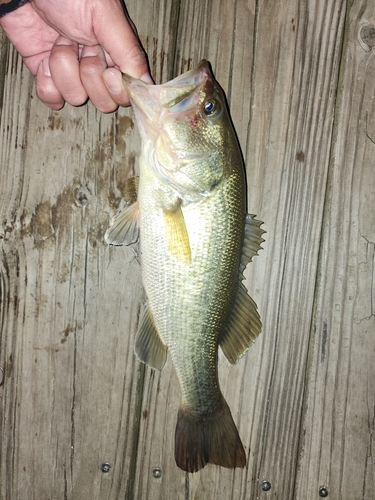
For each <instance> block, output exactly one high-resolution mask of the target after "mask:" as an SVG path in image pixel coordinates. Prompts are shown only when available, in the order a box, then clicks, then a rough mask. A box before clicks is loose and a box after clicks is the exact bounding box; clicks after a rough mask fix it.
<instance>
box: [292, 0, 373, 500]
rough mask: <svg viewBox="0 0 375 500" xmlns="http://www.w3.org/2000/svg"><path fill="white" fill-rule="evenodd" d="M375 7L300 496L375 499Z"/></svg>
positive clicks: (323, 297)
mask: <svg viewBox="0 0 375 500" xmlns="http://www.w3.org/2000/svg"><path fill="white" fill-rule="evenodd" d="M374 20H375V8H374V5H373V4H372V3H368V2H364V1H360V0H356V1H354V2H352V3H351V4H350V5H349V9H348V13H347V22H346V23H347V30H346V37H345V45H344V53H343V59H342V69H341V79H340V82H339V90H340V92H339V95H338V106H337V112H336V115H335V123H334V128H335V138H334V142H333V145H332V158H331V162H330V173H329V189H328V192H327V199H326V205H325V217H324V226H323V228H324V231H323V236H322V243H321V256H320V263H319V272H318V286H317V292H316V301H315V314H314V321H313V325H312V337H311V344H310V349H309V351H310V352H309V366H308V368H309V369H308V373H307V379H308V383H307V388H306V398H305V416H304V421H303V426H302V433H301V444H302V447H301V451H302V453H301V460H300V464H299V480H298V488H297V495H296V498H299V499H304V498H310V497H311V496H312V494H313V493H316V491H317V490H318V489H319V488H320V487H325V488H326V489H327V490H328V492H329V498H333V499H341V498H352V499H353V500H363V499H370V498H374V495H375V484H374V477H375V464H374V459H373V453H372V450H373V446H374V421H375V405H374V383H375V364H374V352H375V308H374V296H375V295H374V290H375V289H374V283H375V267H374V262H375V261H374V255H375V252H374V242H375V218H374V213H375V211H374V207H375V173H374V154H375V141H374V137H375V135H374V131H375V127H374V123H375V107H374V96H375V93H374V77H375V59H374V51H373V47H374V46H375V37H374Z"/></svg>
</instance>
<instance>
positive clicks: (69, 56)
mask: <svg viewBox="0 0 375 500" xmlns="http://www.w3.org/2000/svg"><path fill="white" fill-rule="evenodd" d="M0 24H1V25H2V27H3V29H4V31H5V33H6V34H7V36H8V38H9V39H10V41H11V42H12V43H13V45H14V46H15V47H16V49H17V50H18V52H19V53H20V54H21V56H22V58H23V61H24V63H25V64H26V66H27V67H28V69H29V70H30V71H31V73H32V75H33V76H34V80H35V83H36V91H37V95H38V97H39V98H40V99H41V100H42V101H43V102H44V103H45V104H46V105H47V106H49V107H50V108H51V109H61V108H62V107H63V106H64V102H65V101H66V102H68V103H69V104H72V105H73V106H79V105H81V104H83V103H84V102H85V101H86V100H87V98H89V99H90V100H91V101H92V103H93V105H94V106H96V107H97V108H98V109H99V110H100V111H103V112H111V111H114V110H115V109H116V108H117V106H118V105H122V106H127V105H129V97H128V95H127V92H126V90H125V88H124V86H123V85H122V80H121V72H123V73H128V74H130V75H131V76H134V77H135V78H140V79H142V80H144V81H146V82H147V83H152V80H151V77H150V75H149V73H148V68H147V63H146V57H145V54H144V52H143V50H142V48H141V45H140V41H139V39H138V37H137V34H136V31H135V27H134V25H133V23H132V22H131V20H130V19H129V17H128V16H127V14H126V13H125V14H124V12H123V9H122V7H121V4H120V2H119V0H79V1H77V0H33V1H32V2H30V3H27V4H25V5H23V6H21V7H19V8H18V9H17V10H15V11H13V12H10V13H9V14H6V15H5V16H4V17H2V18H1V19H0Z"/></svg>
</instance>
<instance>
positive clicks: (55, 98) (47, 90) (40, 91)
mask: <svg viewBox="0 0 375 500" xmlns="http://www.w3.org/2000/svg"><path fill="white" fill-rule="evenodd" d="M35 84H36V93H37V95H38V97H39V99H40V100H41V101H42V102H44V104H46V105H47V106H48V107H49V108H51V109H61V108H62V107H63V106H64V102H65V101H64V99H63V97H62V95H61V94H60V92H59V90H58V89H57V88H56V85H55V84H54V83H53V80H52V78H51V72H50V68H49V61H48V57H46V58H45V59H43V60H42V62H41V63H40V64H39V67H38V69H37V73H36V75H35Z"/></svg>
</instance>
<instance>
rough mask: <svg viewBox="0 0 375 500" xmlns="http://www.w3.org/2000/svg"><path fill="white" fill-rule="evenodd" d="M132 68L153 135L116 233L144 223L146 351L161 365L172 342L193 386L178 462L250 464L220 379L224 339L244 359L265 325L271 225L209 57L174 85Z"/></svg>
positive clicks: (143, 124) (147, 358)
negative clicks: (258, 281) (253, 276)
mask: <svg viewBox="0 0 375 500" xmlns="http://www.w3.org/2000/svg"><path fill="white" fill-rule="evenodd" d="M123 80H124V83H125V86H126V88H127V90H128V93H129V95H130V99H131V102H132V106H133V108H134V112H135V118H136V121H137V124H138V127H139V129H140V132H141V136H142V152H141V156H140V160H139V170H140V175H139V185H138V192H137V196H136V201H134V202H133V203H131V204H130V205H129V206H127V207H126V209H125V210H124V211H123V212H122V213H121V214H119V215H118V216H117V217H115V218H114V221H113V224H112V226H111V227H110V228H109V230H108V231H107V233H106V241H107V242H108V243H109V244H115V245H121V244H124V245H129V244H131V243H133V242H135V241H136V240H137V239H138V232H139V235H140V252H141V267H142V279H143V284H144V288H145V291H146V296H147V303H146V305H145V308H144V311H143V314H142V316H141V319H140V325H139V329H138V332H137V335H136V339H135V352H136V354H137V356H138V358H139V359H140V360H141V361H143V362H144V363H147V364H148V365H150V366H151V367H153V368H156V369H159V370H160V369H162V367H163V365H164V363H165V361H166V357H167V351H169V353H170V355H171V357H172V361H173V365H174V367H175V370H176V372H177V375H178V379H179V382H180V386H181V392H182V400H181V406H180V409H179V412H178V421H177V426H176V433H175V459H176V463H177V465H178V466H179V467H180V468H181V469H183V470H185V471H189V472H195V471H198V470H199V469H201V468H202V467H204V466H205V465H206V464H207V463H209V462H210V463H214V464H218V465H221V466H224V467H229V468H232V467H244V466H245V465H246V454H245V450H244V447H243V445H242V442H241V439H240V437H239V434H238V431H237V428H236V425H235V424H234V422H233V418H232V415H231V412H230V409H229V407H228V404H227V403H226V401H225V399H224V397H223V395H222V393H221V391H220V387H219V381H218V363H217V360H218V347H219V345H220V347H221V349H222V350H223V352H224V354H225V356H226V357H227V358H228V360H229V361H230V362H231V363H236V362H237V361H238V360H239V358H240V357H241V356H242V355H243V354H244V353H245V351H246V350H247V349H248V347H249V346H250V345H251V344H252V343H253V342H254V340H255V339H256V337H257V336H258V334H259V333H260V330H261V321H260V317H259V314H258V312H257V306H256V304H255V303H254V301H253V300H252V299H251V298H250V296H249V295H248V293H247V290H246V288H245V286H244V284H243V279H244V276H243V271H244V269H245V267H246V265H247V264H248V262H250V260H251V259H252V258H253V256H254V255H256V254H257V252H258V250H259V249H260V248H261V243H262V242H263V241H264V240H263V238H262V234H263V233H264V231H263V230H262V229H261V228H260V226H261V224H262V222H261V221H258V220H256V219H255V216H253V215H247V214H246V192H245V177H244V166H243V160H242V155H241V152H240V149H239V145H238V142H237V138H236V135H235V132H234V128H233V125H232V122H231V120H230V117H229V113H228V110H227V107H226V102H225V97H224V94H223V91H222V90H221V88H220V87H219V85H218V83H217V82H216V81H215V80H214V77H213V75H212V73H211V71H210V67H209V64H208V63H207V61H201V63H200V64H199V65H198V67H197V68H196V69H195V70H192V71H189V72H187V73H185V74H183V75H181V76H179V77H177V78H175V79H174V80H172V81H170V82H168V83H166V84H164V85H147V84H146V83H144V82H142V81H140V80H136V79H134V78H131V77H130V76H127V75H124V77H123ZM137 184H138V183H137V182H134V183H133V185H134V186H136V185H137ZM134 197H135V195H134Z"/></svg>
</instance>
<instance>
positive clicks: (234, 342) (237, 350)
mask: <svg viewBox="0 0 375 500" xmlns="http://www.w3.org/2000/svg"><path fill="white" fill-rule="evenodd" d="M261 329H262V323H261V321H260V316H259V313H258V311H257V306H256V304H255V302H254V301H253V299H252V298H251V297H250V295H249V294H248V293H247V290H246V287H245V285H244V284H243V283H242V282H240V283H239V286H238V291H237V297H236V302H235V304H234V307H233V309H232V312H231V315H230V317H229V321H228V324H227V326H226V329H225V330H224V331H223V332H222V334H221V335H220V337H219V344H220V347H221V349H222V351H223V353H224V354H225V356H226V358H227V359H228V361H229V362H230V363H232V364H235V363H237V362H238V361H239V359H240V358H241V357H242V356H243V355H244V354H245V352H246V351H247V349H248V348H249V347H250V346H251V344H253V343H254V342H255V340H256V338H257V337H258V335H259V334H260V332H261Z"/></svg>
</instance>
